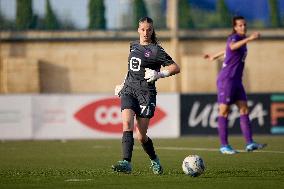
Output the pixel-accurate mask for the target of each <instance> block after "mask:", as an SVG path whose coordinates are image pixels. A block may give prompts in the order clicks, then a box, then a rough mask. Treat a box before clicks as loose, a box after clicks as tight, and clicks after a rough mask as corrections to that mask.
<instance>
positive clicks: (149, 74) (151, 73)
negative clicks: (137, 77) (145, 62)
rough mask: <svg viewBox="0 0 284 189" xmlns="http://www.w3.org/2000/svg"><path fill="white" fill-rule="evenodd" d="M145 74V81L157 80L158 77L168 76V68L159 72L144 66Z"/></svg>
mask: <svg viewBox="0 0 284 189" xmlns="http://www.w3.org/2000/svg"><path fill="white" fill-rule="evenodd" d="M145 70H146V72H145V76H144V79H146V80H147V82H154V81H157V80H158V79H160V78H164V77H168V76H170V72H169V70H163V71H161V72H157V71H155V70H151V69H149V68H145Z"/></svg>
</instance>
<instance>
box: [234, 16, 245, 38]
mask: <svg viewBox="0 0 284 189" xmlns="http://www.w3.org/2000/svg"><path fill="white" fill-rule="evenodd" d="M234 29H235V31H236V32H237V34H240V35H245V34H246V33H247V24H246V21H245V20H243V19H240V20H236V23H235V26H234Z"/></svg>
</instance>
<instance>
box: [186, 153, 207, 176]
mask: <svg viewBox="0 0 284 189" xmlns="http://www.w3.org/2000/svg"><path fill="white" fill-rule="evenodd" d="M182 170H183V172H184V173H185V174H186V175H189V176H192V177H197V176H199V175H201V174H202V173H203V172H204V170H205V164H204V161H203V160H202V158H201V157H199V156H198V155H189V156H187V157H186V158H184V160H183V162H182Z"/></svg>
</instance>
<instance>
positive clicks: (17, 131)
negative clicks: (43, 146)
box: [0, 95, 32, 140]
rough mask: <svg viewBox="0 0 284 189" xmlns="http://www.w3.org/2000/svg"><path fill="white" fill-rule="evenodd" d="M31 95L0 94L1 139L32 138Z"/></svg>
mask: <svg viewBox="0 0 284 189" xmlns="http://www.w3.org/2000/svg"><path fill="white" fill-rule="evenodd" d="M31 138H32V107H31V96H18V95H1V96H0V139H1V140H6V139H31Z"/></svg>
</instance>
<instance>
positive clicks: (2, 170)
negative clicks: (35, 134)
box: [0, 136, 284, 189]
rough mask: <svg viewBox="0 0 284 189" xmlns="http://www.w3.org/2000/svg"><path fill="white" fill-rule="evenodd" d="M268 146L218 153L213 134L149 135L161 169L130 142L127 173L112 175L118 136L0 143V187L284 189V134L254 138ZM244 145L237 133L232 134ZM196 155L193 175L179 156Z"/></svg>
mask: <svg viewBox="0 0 284 189" xmlns="http://www.w3.org/2000/svg"><path fill="white" fill-rule="evenodd" d="M255 140H256V141H258V142H261V143H267V144H268V146H267V147H266V148H265V149H263V150H261V151H259V152H250V153H247V152H241V153H238V154H236V155H222V154H220V153H219V152H218V151H217V149H218V146H219V141H218V138H217V137H216V136H208V137H206V136H203V137H201V136H200V137H197V136H194V137H184V138H179V139H153V142H154V145H155V148H156V152H157V153H158V155H159V157H160V160H161V163H162V165H163V167H164V174H163V175H159V176H157V175H153V174H152V172H151V170H150V169H149V165H150V161H149V159H148V157H147V156H146V154H145V153H144V152H143V150H142V148H141V147H140V145H139V144H138V142H137V141H135V146H134V151H133V159H132V166H133V172H132V173H131V174H128V175H127V174H122V173H114V172H112V170H111V168H110V167H111V165H112V164H113V163H115V162H116V161H117V160H120V158H121V142H120V140H70V141H69V140H68V141H2V142H0V188H3V189H6V188H21V189H22V188H29V189H30V188H98V189H101V188H102V189H103V188H113V189H119V188H124V189H125V188H135V189H136V188H143V189H150V188H153V189H160V188H161V189H164V188H171V189H172V188H186V189H188V188H206V189H208V188H218V189H222V188H224V189H225V188H226V189H227V188H230V189H233V188H238V189H239V188H256V189H260V188H284V136H255ZM230 142H231V145H232V146H233V147H235V148H236V149H241V150H243V149H244V140H243V138H242V137H241V136H231V137H230ZM189 154H197V155H199V156H201V157H202V158H203V160H204V162H205V165H206V171H205V173H204V174H202V175H201V176H199V177H196V178H192V177H190V176H186V175H185V174H183V172H182V169H181V163H182V160H183V159H184V158H185V157H186V156H187V155H189Z"/></svg>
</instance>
